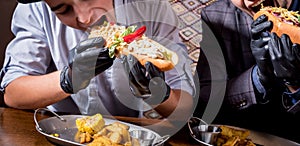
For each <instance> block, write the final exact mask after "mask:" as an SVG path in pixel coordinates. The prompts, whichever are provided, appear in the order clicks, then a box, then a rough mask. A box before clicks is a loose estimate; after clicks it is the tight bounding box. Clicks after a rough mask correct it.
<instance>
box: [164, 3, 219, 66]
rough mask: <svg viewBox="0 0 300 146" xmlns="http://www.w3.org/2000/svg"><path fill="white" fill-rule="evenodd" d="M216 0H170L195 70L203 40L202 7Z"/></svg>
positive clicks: (180, 33) (180, 34)
mask: <svg viewBox="0 0 300 146" xmlns="http://www.w3.org/2000/svg"><path fill="white" fill-rule="evenodd" d="M215 1H216V0H169V2H170V4H171V6H172V8H173V10H174V11H175V13H176V14H177V16H178V18H179V21H180V32H179V36H180V38H181V39H182V41H183V42H184V43H185V44H186V46H187V48H188V53H189V56H190V58H191V59H192V60H193V63H192V64H191V66H192V69H193V71H195V69H196V65H197V61H198V57H199V54H200V45H199V43H200V41H201V40H202V24H201V15H200V13H201V9H202V8H203V7H205V6H207V5H210V4H211V3H213V2H215Z"/></svg>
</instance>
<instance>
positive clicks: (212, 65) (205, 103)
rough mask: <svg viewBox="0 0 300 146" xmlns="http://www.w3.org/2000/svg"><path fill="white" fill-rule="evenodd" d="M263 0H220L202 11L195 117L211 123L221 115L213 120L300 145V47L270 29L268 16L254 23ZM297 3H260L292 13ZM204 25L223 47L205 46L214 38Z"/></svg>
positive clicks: (279, 0) (267, 0)
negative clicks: (201, 38)
mask: <svg viewBox="0 0 300 146" xmlns="http://www.w3.org/2000/svg"><path fill="white" fill-rule="evenodd" d="M261 2H262V1H261ZM261 2H258V1H256V0H218V1H216V2H215V3H213V4H212V5H210V6H208V7H206V8H204V9H203V11H202V14H201V16H202V19H203V40H202V42H201V54H200V57H199V61H198V66H197V73H198V77H199V81H200V98H199V101H198V106H197V109H196V112H195V116H198V117H202V118H203V119H204V120H208V121H209V122H210V119H212V117H211V116H213V115H215V114H217V115H216V117H213V118H214V119H213V121H212V122H214V123H218V124H229V125H234V126H239V127H243V128H248V129H252V130H257V131H262V132H267V133H270V134H274V135H278V136H281V137H284V138H288V139H291V140H293V141H297V142H298V143H300V134H299V131H300V112H299V111H300V108H299V107H300V103H299V100H298V99H299V97H300V91H299V90H298V87H300V84H299V81H300V80H299V79H300V64H299V62H300V57H299V54H300V53H299V52H298V51H297V50H299V49H300V47H299V46H298V44H292V43H291V41H290V40H289V37H288V36H286V35H284V36H283V37H281V36H277V35H276V34H273V33H269V31H270V29H271V28H272V23H271V22H269V21H267V17H266V16H261V17H260V18H258V19H257V20H255V21H253V18H252V17H253V15H254V13H255V12H257V11H258V10H259V8H260V7H261V4H260V3H261ZM298 3H299V2H298V0H285V1H283V0H265V1H263V2H262V4H263V5H264V6H277V7H283V8H288V9H289V10H294V11H299V7H300V6H299V4H298ZM206 25H207V29H209V28H210V30H211V31H212V33H213V34H214V36H215V38H216V41H217V42H218V44H219V45H220V47H212V46H210V45H207V44H209V43H207V42H211V41H212V39H211V36H208V35H207V34H208V32H209V30H207V29H206ZM218 48H220V49H218ZM280 53H282V54H280ZM282 56H283V57H282ZM220 103H221V104H220ZM221 105H222V106H221ZM219 108H220V109H219ZM216 109H218V110H216Z"/></svg>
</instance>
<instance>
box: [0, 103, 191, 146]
mask: <svg viewBox="0 0 300 146" xmlns="http://www.w3.org/2000/svg"><path fill="white" fill-rule="evenodd" d="M33 117H34V111H32V110H17V109H12V108H0V145H1V146H31V145H42V146H48V145H49V146H51V145H53V144H51V143H50V142H49V141H48V140H47V139H46V137H45V136H43V135H42V134H40V133H39V132H38V131H36V129H35V123H34V120H33ZM47 117H48V116H46V115H38V116H37V118H39V119H43V118H47ZM118 118H119V119H124V120H125V118H124V117H123V118H122V117H118ZM132 120H134V119H132ZM135 120H136V121H135V122H137V119H135ZM165 145H166V146H170V145H174V146H186V145H189V146H190V145H191V146H193V145H197V143H195V141H193V140H192V139H191V137H190V136H189V132H188V129H187V127H184V128H182V129H181V130H180V131H179V132H178V133H177V134H175V135H173V136H172V137H171V138H170V139H169V140H168V141H167V142H166V144H165Z"/></svg>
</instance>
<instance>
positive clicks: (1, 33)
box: [0, 0, 17, 107]
mask: <svg viewBox="0 0 300 146" xmlns="http://www.w3.org/2000/svg"><path fill="white" fill-rule="evenodd" d="M16 4H17V3H16V0H0V68H2V65H3V60H4V57H5V48H6V46H7V44H8V42H9V41H10V40H11V39H12V38H13V34H12V33H11V31H10V21H11V17H12V13H13V10H14V8H15V6H16ZM3 105H4V102H3V94H2V93H1V92H0V107H1V106H3Z"/></svg>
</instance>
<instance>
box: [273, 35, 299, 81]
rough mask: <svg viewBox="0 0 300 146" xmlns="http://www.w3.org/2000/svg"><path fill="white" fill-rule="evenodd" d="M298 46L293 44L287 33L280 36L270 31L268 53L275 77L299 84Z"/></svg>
mask: <svg viewBox="0 0 300 146" xmlns="http://www.w3.org/2000/svg"><path fill="white" fill-rule="evenodd" d="M299 49H300V46H299V44H293V43H292V42H291V40H290V38H289V36H288V35H286V34H283V35H282V36H281V37H280V38H279V37H278V36H277V35H276V34H275V33H271V39H270V41H269V53H270V56H271V60H272V64H273V67H274V72H275V75H276V77H278V78H280V79H281V80H283V81H284V82H285V83H286V84H287V85H290V86H300V52H299V51H300V50H299Z"/></svg>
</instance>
